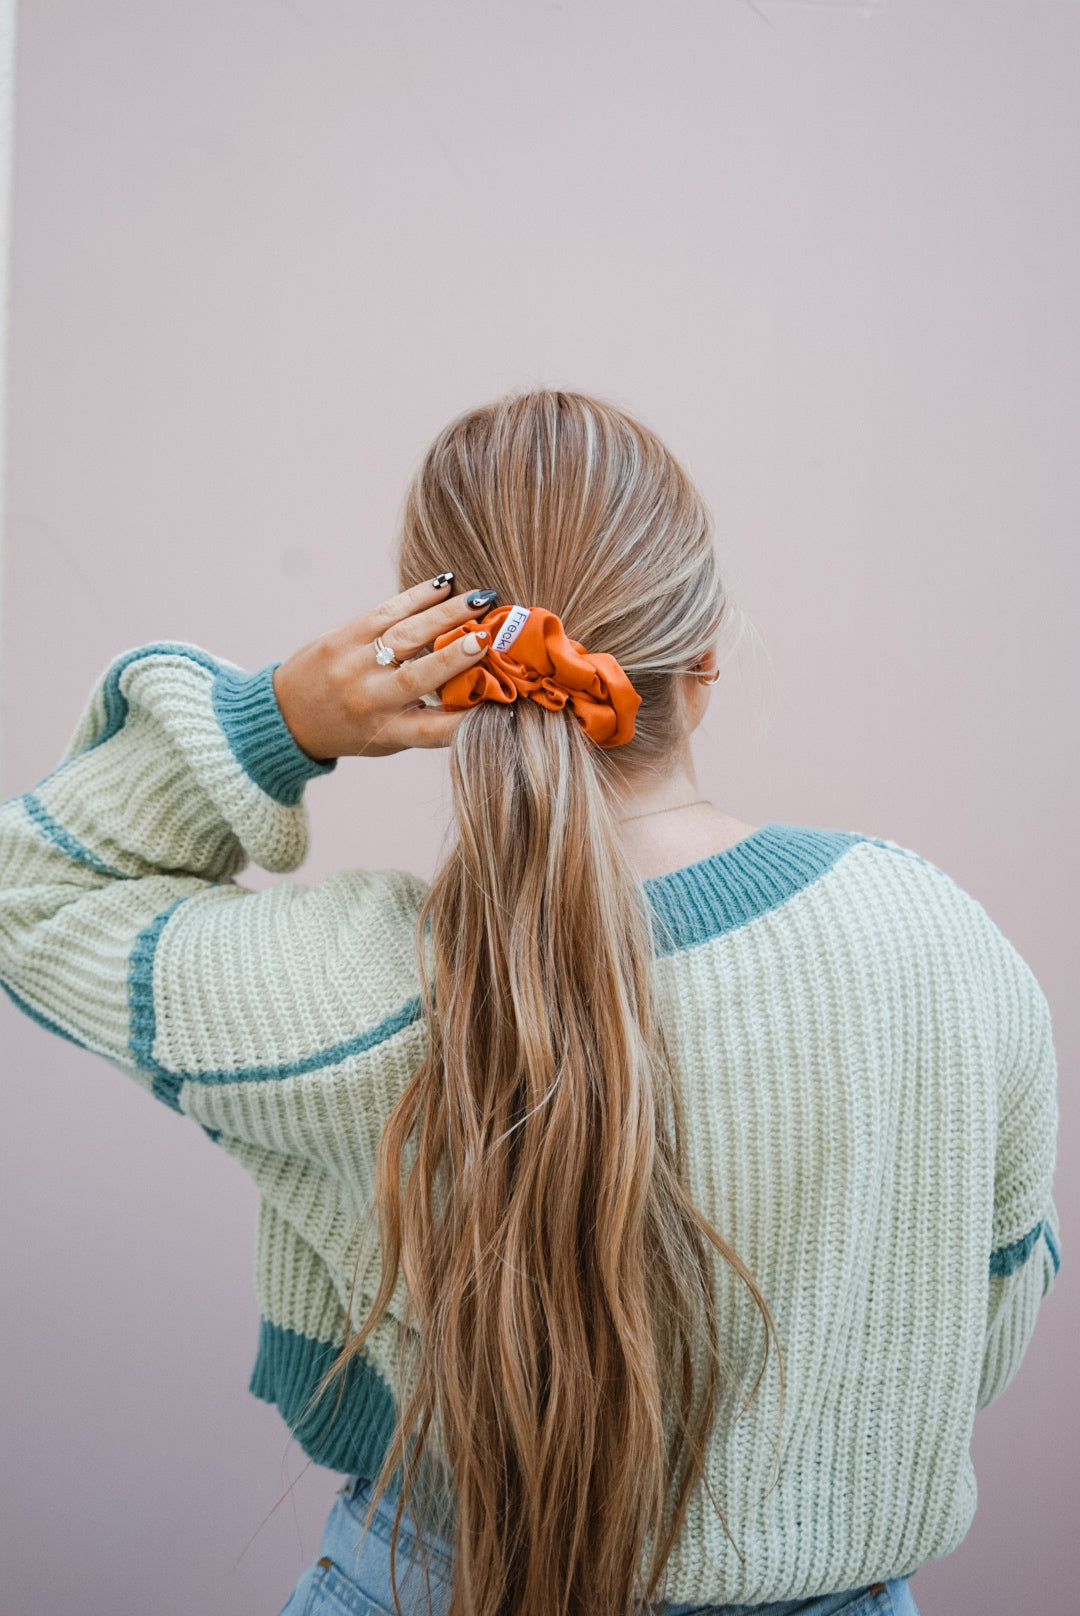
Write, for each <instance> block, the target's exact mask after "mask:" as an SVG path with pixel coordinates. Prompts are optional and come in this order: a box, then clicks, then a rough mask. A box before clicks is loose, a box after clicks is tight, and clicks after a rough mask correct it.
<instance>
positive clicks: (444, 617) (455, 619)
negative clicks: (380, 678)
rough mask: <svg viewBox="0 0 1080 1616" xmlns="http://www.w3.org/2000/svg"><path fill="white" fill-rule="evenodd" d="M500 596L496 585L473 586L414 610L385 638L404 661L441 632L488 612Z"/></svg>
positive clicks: (384, 640)
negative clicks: (489, 586)
mask: <svg viewBox="0 0 1080 1616" xmlns="http://www.w3.org/2000/svg"><path fill="white" fill-rule="evenodd" d="M497 599H498V595H497V593H496V591H495V590H494V589H471V590H470V591H469V593H468V594H466V595H454V596H453V597H452V598H451V599H449V600H441V601H438V602H437V603H436V604H435V605H434V606H429V607H427V609H426V610H425V611H421V612H414V613H413V615H412V616H411V617H403V618H402V619H401V621H400V622H398V623H395V624H394V626H393V627H392V628H390V629H387V631H386V633H385V634H384V635H383V636H382V638H383V642H384V643H385V644H386V645H388V646H389V647H390V649H391V650H392V651H393V653H394V655H395V656H396V657H398V658H399V659H400V660H401V661H404V660H405V658H406V657H411V656H414V655H415V654H416V652H417V651H422V650H423V648H424V646H425V645H430V644H431V642H432V641H433V640H435V639H437V638H438V636H439V635H440V634H445V633H446V632H447V631H448V630H449V629H452V628H459V627H460V626H461V624H462V623H467V622H468V621H469V618H470V617H477V618H479V617H482V616H483V615H484V613H485V612H489V611H490V610H491V608H492V607H493V606H494V605H495V602H496V600H497ZM426 604H427V603H426V602H425V605H426ZM376 632H378V630H376Z"/></svg>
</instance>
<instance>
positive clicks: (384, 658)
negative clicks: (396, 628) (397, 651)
mask: <svg viewBox="0 0 1080 1616" xmlns="http://www.w3.org/2000/svg"><path fill="white" fill-rule="evenodd" d="M374 645H375V660H376V662H377V663H378V664H379V667H380V668H400V667H401V663H400V662H399V661H398V659H397V657H396V656H395V655H394V653H393V651H391V649H390V647H389V646H388V645H385V644H384V643H383V638H382V635H381V634H376V636H375V640H374Z"/></svg>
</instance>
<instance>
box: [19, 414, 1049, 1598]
mask: <svg viewBox="0 0 1080 1616" xmlns="http://www.w3.org/2000/svg"><path fill="white" fill-rule="evenodd" d="M399 570H400V580H401V585H402V593H401V594H400V595H398V596H396V597H395V598H394V599H393V600H390V601H387V602H385V603H384V604H383V605H382V606H379V607H376V608H375V609H374V610H373V611H369V612H367V613H365V614H364V615H363V616H361V617H359V618H357V619H356V620H355V621H353V622H350V623H348V624H347V625H346V626H345V627H344V628H342V629H339V630H337V631H336V632H333V633H330V634H327V635H325V636H323V637H322V638H320V639H318V640H315V641H314V642H312V643H311V644H310V645H307V646H305V647H304V648H303V649H302V650H300V651H298V652H297V653H296V654H295V655H294V656H292V657H290V658H289V659H288V660H286V661H284V662H282V663H280V664H274V665H271V666H269V667H267V668H264V669H262V670H261V671H260V672H258V673H256V674H247V673H244V672H242V671H241V670H240V669H238V668H236V667H235V666H233V665H232V664H231V663H228V662H224V661H221V660H220V659H217V658H214V657H212V656H210V655H208V654H207V653H206V652H204V651H201V650H199V649H198V648H196V647H194V646H190V645H183V644H165V645H147V646H142V647H140V648H138V649H137V650H134V651H130V652H127V653H126V654H125V655H123V656H121V657H119V658H118V659H117V660H116V661H114V662H113V664H112V665H111V667H110V668H109V669H108V670H107V671H106V673H105V674H104V676H103V678H102V680H101V682H100V683H99V685H98V686H97V688H96V690H95V691H94V693H93V694H92V696H91V699H90V702H89V705H88V707H87V709H86V712H85V714H84V715H83V718H82V720H81V722H80V724H79V726H78V729H77V732H76V734H75V737H74V739H73V741H72V743H71V745H70V747H69V749H68V751H67V753H66V755H65V758H64V759H63V761H62V762H61V764H60V765H59V766H58V768H57V769H56V770H55V771H54V772H53V773H52V774H51V775H49V776H48V778H47V779H46V780H45V781H43V782H42V784H41V785H40V786H39V787H38V788H37V789H36V790H35V791H32V792H28V793H27V794H26V795H25V796H23V797H21V798H19V799H15V800H13V801H11V802H9V803H7V804H6V805H4V808H3V810H2V856H3V869H4V887H5V893H4V897H3V907H2V913H0V950H2V952H0V972H2V975H3V978H4V981H5V984H6V986H7V987H8V989H9V991H10V992H11V994H12V996H13V997H14V998H15V999H16V1002H18V1003H19V1004H21V1005H22V1007H23V1008H24V1009H25V1010H27V1011H28V1013H30V1014H31V1015H33V1016H35V1017H37V1018H38V1019H39V1020H41V1021H43V1022H44V1023H45V1025H47V1026H50V1027H52V1028H53V1029H54V1030H55V1031H57V1032H60V1033H61V1034H63V1035H65V1036H68V1037H71V1038H75V1039H76V1040H77V1041H79V1042H81V1043H82V1044H84V1045H85V1046H86V1047H88V1048H90V1049H93V1050H96V1051H98V1052H100V1053H101V1054H103V1055H105V1056H107V1057H108V1058H110V1059H111V1060H113V1061H114V1062H116V1063H118V1064H119V1065H121V1066H123V1067H124V1068H125V1069H126V1070H128V1071H129V1072H130V1073H131V1075H132V1076H133V1077H134V1078H135V1079H136V1080H137V1081H139V1082H141V1083H142V1084H144V1085H145V1086H146V1087H148V1088H150V1089H151V1090H152V1091H153V1093H154V1094H156V1095H157V1096H158V1097H159V1098H160V1099H162V1100H163V1101H164V1102H165V1103H166V1104H168V1105H170V1106H172V1107H173V1108H174V1109H175V1110H178V1111H181V1112H183V1113H185V1114H187V1115H188V1116H189V1117H192V1118H194V1119H195V1121H196V1122H198V1123H200V1124H201V1125H202V1127H203V1128H204V1129H205V1130H206V1132H207V1134H208V1135H209V1136H210V1138H211V1139H212V1140H214V1141H215V1142H216V1143H217V1144H218V1146H219V1147H220V1148H222V1149H225V1150H227V1151H229V1152H230V1153H231V1154H232V1155H234V1156H235V1157H237V1158H238V1159H239V1160H240V1161H241V1162H242V1163H243V1164H244V1165H245V1166H246V1167H247V1169H248V1170H249V1171H250V1172H251V1174H252V1175H253V1177H254V1178H255V1180H256V1183H257V1184H258V1185H259V1188H260V1191H261V1211H260V1227H259V1258H258V1279H257V1284H258V1292H259V1300H260V1305H261V1309H262V1314H263V1324H262V1329H261V1340H260V1347H259V1355H258V1360H257V1363H256V1366H255V1370H254V1374H253V1378H252V1390H253V1391H254V1392H255V1393H256V1395H258V1396H260V1397H263V1398H266V1399H268V1400H270V1401H273V1402H275V1403H276V1404H277V1405H278V1407H279V1408H280V1409H281V1411H282V1413H283V1415H284V1416H285V1418H286V1420H287V1421H288V1422H289V1424H290V1425H291V1427H292V1428H293V1429H294V1431H295V1434H296V1436H297V1438H298V1440H299V1441H300V1442H301V1443H302V1444H303V1446H304V1448H305V1449H306V1451H307V1452H308V1453H309V1454H310V1455H312V1456H313V1457H314V1458H315V1459H316V1460H318V1461H319V1462H321V1463H323V1464H326V1465H328V1466H330V1467H331V1468H334V1469H337V1470H339V1471H342V1472H344V1473H345V1474H346V1475H347V1476H348V1477H349V1480H348V1481H347V1483H346V1485H345V1487H344V1489H343V1491H342V1494H341V1496H340V1498H339V1501H338V1503H337V1505H336V1506H335V1508H334V1510H333V1512H332V1514H331V1517H330V1520H329V1521H328V1523H327V1530H326V1536H325V1538H324V1543H323V1554H322V1556H321V1557H320V1559H319V1561H318V1562H317V1564H316V1565H315V1566H313V1567H311V1568H310V1570H309V1571H308V1572H307V1573H305V1575H304V1577H303V1578H302V1579H301V1582H300V1584H299V1585H298V1587H297V1589H296V1591H295V1593H294V1594H293V1596H292V1598H291V1599H290V1601H289V1603H288V1604H287V1606H286V1610H287V1611H288V1612H290V1616H305V1613H308V1612H313V1611H321V1610H327V1611H341V1610H348V1611H381V1610H389V1609H395V1608H398V1609H401V1610H403V1611H412V1610H420V1609H427V1608H428V1602H429V1600H430V1607H431V1608H432V1609H433V1610H435V1611H449V1612H450V1613H452V1616H465V1613H468V1616H509V1613H513V1616H553V1613H561V1612H565V1613H571V1612H573V1613H582V1616H584V1613H586V1612H588V1613H589V1616H623V1613H626V1612H629V1611H632V1610H633V1611H638V1610H642V1609H644V1608H646V1607H648V1608H662V1609H664V1610H665V1611H666V1612H669V1613H670V1612H674V1611H679V1612H685V1611H688V1610H690V1609H693V1610H715V1611H731V1610H733V1609H736V1608H737V1609H739V1610H742V1609H743V1608H744V1607H748V1606H749V1607H752V1608H753V1609H755V1610H759V1611H760V1610H766V1611H768V1612H769V1613H770V1616H781V1613H784V1616H787V1613H789V1612H794V1611H799V1612H801V1613H805V1616H811V1613H812V1616H831V1613H839V1612H841V1611H842V1612H845V1613H849V1616H850V1613H855V1612H860V1613H861V1612H870V1611H875V1612H876V1611H888V1610H896V1611H907V1612H911V1611H913V1610H914V1608H915V1607H914V1603H913V1601H912V1598H911V1594H910V1591H909V1589H908V1587H907V1582H906V1579H907V1577H908V1576H909V1575H910V1574H911V1573H912V1572H913V1571H914V1570H915V1569H916V1568H917V1567H918V1566H919V1565H920V1564H921V1563H922V1562H923V1561H925V1560H926V1559H928V1558H930V1557H933V1556H938V1555H942V1554H947V1553H948V1552H949V1551H950V1550H951V1549H952V1548H954V1547H955V1545H956V1544H957V1543H958V1542H959V1541H960V1539H961V1538H962V1537H963V1535H964V1533H965V1532H966V1530H967V1528H968V1525H969V1524H970V1521H971V1517H972V1513H973V1510H974V1502H975V1485H974V1477H973V1472H972V1467H971V1462H970V1457H969V1438H970V1434H971V1426H972V1421H973V1418H974V1415H975V1411H976V1409H977V1408H978V1407H980V1406H982V1405H984V1404H985V1403H987V1402H988V1401H989V1400H990V1399H991V1398H992V1397H994V1396H996V1395H997V1394H998V1393H999V1392H1000V1391H1001V1390H1002V1389H1003V1388H1004V1387H1005V1386H1006V1384H1007V1383H1008V1381H1009V1379H1010V1378H1011V1376H1012V1375H1013V1373H1014V1372H1015V1370H1016V1368H1017V1366H1018V1364H1019V1362H1020V1359H1021V1356H1022V1354H1023V1352H1024V1349H1025V1347H1026V1344H1027V1341H1028V1339H1029V1338H1030V1335H1031V1332H1032V1329H1033V1327H1034V1323H1035V1317H1036V1313H1037V1310H1038V1306H1039V1302H1040V1300H1041V1298H1042V1296H1043V1295H1044V1294H1045V1292H1046V1291H1047V1290H1048V1289H1049V1288H1050V1285H1051V1284H1052V1282H1053V1277H1054V1273H1055V1272H1056V1269H1057V1263H1058V1257H1057V1244H1056V1241H1057V1219H1056V1214H1055V1211H1054V1206H1053V1202H1052V1199H1051V1185H1052V1175H1053V1165H1054V1141H1055V1127H1056V1098H1055V1081H1056V1077H1055V1060H1054V1048H1053V1040H1052V1034H1051V1027H1050V1019H1049V1013H1048V1010H1047V1005H1046V1001H1045V999H1044V997H1043V995H1042V993H1041V991H1040V989H1039V987H1038V985H1037V983H1036V982H1035V980H1034V978H1033V976H1032V974H1031V972H1030V970H1029V969H1028V967H1027V966H1026V965H1025V963H1024V962H1023V960H1022V959H1021V958H1020V957H1019V955H1018V954H1017V953H1016V951H1015V950H1014V949H1013V948H1012V947H1011V945H1010V944H1009V943H1008V942H1007V941H1006V939H1005V938H1004V937H1003V936H1002V935H1001V933H1000V932H999V931H998V930H997V928H996V927H995V926H994V924H993V923H992V922H991V920H990V919H989V918H988V917H987V915H986V914H985V912H984V911H983V910H982V908H981V907H980V906H979V905H978V903H977V902H976V901H975V900H974V899H973V898H971V897H969V896H968V895H967V894H965V893H964V892H963V891H961V890H960V888H959V887H957V886H956V884H955V883H954V882H953V881H951V880H950V879H949V877H948V876H946V875H944V874H943V873H942V872H941V871H940V870H938V869H936V868H935V867H934V866H933V865H931V864H929V863H928V862H927V861H926V860H925V859H922V858H920V857H919V856H918V855H917V854H914V853H911V852H909V851H907V850H905V849H903V848H900V847H898V846H897V845H896V844H895V843H893V842H887V841H882V840H879V839H876V838H873V837H868V836H862V835H859V834H856V833H851V832H841V831H831V830H817V829H812V828H808V827H801V826H795V825H790V824H786V823H778V822H771V823H769V824H766V825H764V826H753V825H748V824H744V823H740V822H739V821H737V820H735V819H733V818H731V817H730V816H729V815H727V814H725V813H722V812H720V811H718V810H717V809H716V808H714V807H713V806H712V805H711V804H709V803H707V802H705V801H703V800H701V797H700V792H699V789H698V786H697V782H696V780H695V777H694V770H693V764H692V761H691V756H690V750H689V736H690V733H691V732H692V730H693V728H694V726H695V724H696V723H697V722H698V720H699V719H700V718H701V716H702V713H703V711H704V707H705V704H706V702H707V699H708V686H709V685H710V684H711V683H712V682H713V681H714V679H715V677H716V641H717V634H718V631H719V629H720V628H721V625H722V622H723V620H724V617H725V596H724V591H723V588H722V584H721V581H720V579H719V577H718V575H717V571H716V564H715V559H714V552H713V547H712V541H711V536H710V527H709V521H708V518H707V514H706V512H705V509H704V507H703V505H702V502H701V499H700V497H699V496H698V494H697V493H696V491H695V490H694V488H693V487H692V485H691V484H690V482H689V480H688V479H687V477H686V475H685V474H684V473H683V471H682V470H681V469H680V467H679V466H678V465H677V464H676V462H675V461H674V460H673V458H672V457H671V455H670V454H669V453H668V452H667V450H666V449H665V448H664V447H663V446H662V445H661V444H660V443H659V442H658V441H657V439H656V438H655V437H654V436H653V435H652V434H651V433H650V432H648V431H647V430H646V429H645V428H643V427H642V426H640V425H639V424H637V423H635V422H634V421H632V420H630V419H629V418H628V417H626V416H625V415H623V414H621V413H620V412H619V411H617V410H615V409H612V408H610V407H608V406H605V405H602V404H599V403H597V402H596V401H594V400H592V399H589V398H586V397H582V396H578V395H573V394H566V393H555V392H538V393H532V394H527V395H525V396H521V397H516V398H511V399H507V400H504V401H502V402H500V403H497V404H495V405H492V406H490V407H489V408H485V409H480V410H475V411H472V412H471V413H469V414H467V415H465V416H463V417H462V418H461V419H460V420H458V421H456V422H454V423H453V424H452V425H451V426H449V427H448V428H447V429H446V430H445V431H444V432H443V433H442V434H441V435H440V436H439V438H438V439H437V440H436V442H435V443H434V445H433V446H432V448H431V449H430V451H429V452H428V454H427V456H426V458H425V460H424V462H423V465H422V467H421V469H420V471H419V473H418V474H417V476H416V478H415V480H414V482H413V485H412V488H411V491H410V494H409V498H408V502H407V506H406V511H405V519H404V529H403V534H402V540H401V547H400V558H399ZM459 583H460V584H461V585H462V586H463V587H461V588H460V589H459V587H458V584H459ZM464 586H467V587H464ZM408 746H449V748H450V768H451V776H452V781H453V790H454V804H455V810H456V829H457V839H456V843H455V845H454V847H453V849H452V851H451V852H450V854H449V857H448V858H447V860H446V863H445V864H444V865H443V867H442V869H441V870H440V872H439V873H438V875H437V877H436V879H435V881H434V884H433V885H432V887H431V888H430V889H426V888H425V886H424V885H423V883H422V882H420V881H419V880H417V879H415V878H414V877H412V876H410V875H407V874H404V873H402V872H400V871H379V872H370V871H365V870H348V871H344V872H342V873H340V874H338V875H336V876H333V877H331V878H330V879H328V880H326V881H323V882H322V883H320V884H319V885H318V886H317V887H315V888H314V889H312V890H308V889H305V888H303V887H300V886H297V885H294V884H286V885H280V886H277V887H274V888H271V889H269V890H266V891H262V892H258V893H253V892H250V891H246V890H245V889H244V888H243V887H241V886H239V885H238V884H237V883H236V880H235V877H236V875H237V874H238V872H239V871H240V870H241V869H243V867H244V866H245V864H246V863H247V862H248V860H249V859H254V860H255V861H256V862H257V863H259V864H261V865H262V866H263V867H264V868H265V869H268V870H277V871H288V870H292V869H295V868H296V866H298V865H299V864H300V863H301V861H302V860H303V857H304V854H305V851H306V846H307V838H306V822H305V817H304V809H303V806H302V800H301V799H302V793H303V789H304V786H305V783H306V782H307V781H308V780H309V779H312V778H314V777H316V776H318V775H320V774H325V773H327V772H329V771H330V770H332V769H333V768H334V767H335V760H336V759H337V758H339V757H343V756H349V755H363V756H367V757H372V756H385V755H388V754H390V753H392V752H395V751H399V750H401V749H403V748H404V747H408ZM365 1526H366V1527H367V1528H368V1529H367V1530H366V1531H365V1530H364V1528H365ZM362 1534H363V1540H362V1542H361V1544H360V1549H359V1553H358V1552H357V1543H358V1541H359V1540H360V1539H361V1536H362ZM395 1582H396V1588H395V1587H394V1586H393V1584H394V1583H395Z"/></svg>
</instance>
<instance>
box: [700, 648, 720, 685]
mask: <svg viewBox="0 0 1080 1616" xmlns="http://www.w3.org/2000/svg"><path fill="white" fill-rule="evenodd" d="M694 675H695V677H696V678H697V679H698V680H700V682H701V683H702V684H703V685H714V684H715V683H716V681H717V680H718V679H719V677H720V669H719V668H718V667H717V665H716V646H715V645H710V646H709V649H708V650H707V651H706V652H705V655H704V656H703V657H702V658H701V659H700V660H699V661H698V662H695V664H694Z"/></svg>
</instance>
